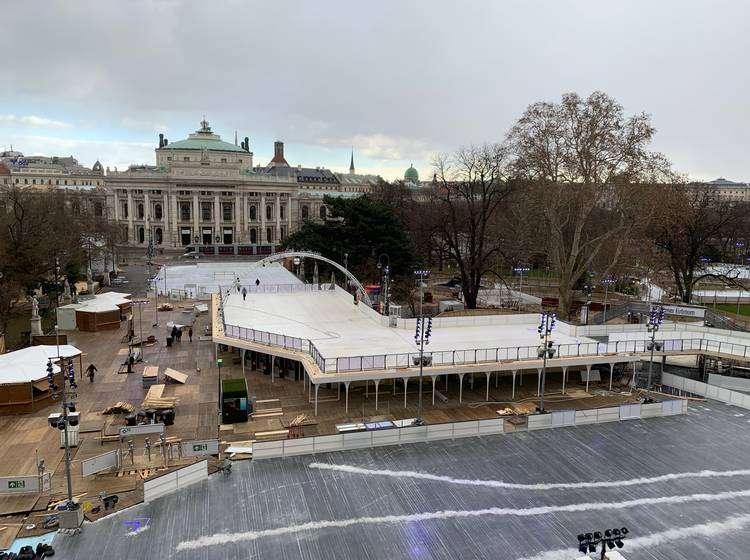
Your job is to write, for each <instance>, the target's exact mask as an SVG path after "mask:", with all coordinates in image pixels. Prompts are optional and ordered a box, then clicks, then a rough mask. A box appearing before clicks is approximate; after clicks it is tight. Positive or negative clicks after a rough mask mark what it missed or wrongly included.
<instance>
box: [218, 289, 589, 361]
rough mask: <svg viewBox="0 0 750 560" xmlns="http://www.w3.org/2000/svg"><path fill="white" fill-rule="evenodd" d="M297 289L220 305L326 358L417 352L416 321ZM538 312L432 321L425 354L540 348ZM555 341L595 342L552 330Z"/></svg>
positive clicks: (243, 322)
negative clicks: (391, 319)
mask: <svg viewBox="0 0 750 560" xmlns="http://www.w3.org/2000/svg"><path fill="white" fill-rule="evenodd" d="M323 288H324V289H323V290H317V291H310V292H297V293H273V294H269V293H249V294H248V295H247V299H246V300H244V301H243V299H242V295H241V294H238V293H236V291H235V292H234V293H232V294H231V295H230V296H229V298H228V299H226V300H225V303H224V319H225V322H226V324H227V325H235V326H239V327H245V328H250V329H256V330H260V331H268V332H272V333H278V334H284V335H286V336H292V337H298V338H302V339H309V340H310V341H311V342H312V343H313V344H314V345H315V346H316V347H317V348H318V350H319V351H320V352H321V353H322V354H323V355H324V356H325V357H326V358H339V357H349V356H369V355H377V354H380V355H383V354H402V353H403V354H406V353H414V352H416V351H417V350H418V349H417V345H416V344H415V342H414V332H415V320H413V319H412V320H406V321H404V320H401V321H399V325H400V326H399V327H398V328H394V327H390V326H388V318H387V317H383V316H381V315H380V314H378V313H377V312H375V311H374V310H373V309H371V308H369V307H367V306H366V305H365V304H363V303H361V302H360V303H359V304H358V305H355V304H354V298H353V296H352V295H351V294H349V293H347V292H346V291H344V290H342V289H341V288H338V287H337V288H336V289H335V290H330V289H327V286H326V285H323ZM538 324H539V316H538V315H536V314H526V315H495V316H479V317H460V318H455V319H452V320H446V319H434V320H433V329H432V336H431V338H430V343H429V345H428V346H426V347H425V350H426V351H427V352H431V353H435V352H449V351H450V352H452V351H454V350H474V349H488V348H497V347H518V346H524V347H525V346H538V345H539V335H538V334H537V330H536V329H537V326H538ZM552 339H553V340H554V341H555V345H560V344H563V345H564V344H578V343H596V341H595V340H593V339H590V338H581V337H572V336H568V335H566V334H564V333H563V332H561V331H560V330H556V331H554V332H553V334H552Z"/></svg>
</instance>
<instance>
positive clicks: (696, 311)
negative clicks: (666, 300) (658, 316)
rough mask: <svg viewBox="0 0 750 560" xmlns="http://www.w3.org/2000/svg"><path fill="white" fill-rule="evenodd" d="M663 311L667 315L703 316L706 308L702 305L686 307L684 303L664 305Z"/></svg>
mask: <svg viewBox="0 0 750 560" xmlns="http://www.w3.org/2000/svg"><path fill="white" fill-rule="evenodd" d="M663 307H664V313H666V314H667V315H680V316H682V317H697V318H701V319H702V318H703V317H705V315H706V310H705V308H703V307H687V306H685V305H664V306H663Z"/></svg>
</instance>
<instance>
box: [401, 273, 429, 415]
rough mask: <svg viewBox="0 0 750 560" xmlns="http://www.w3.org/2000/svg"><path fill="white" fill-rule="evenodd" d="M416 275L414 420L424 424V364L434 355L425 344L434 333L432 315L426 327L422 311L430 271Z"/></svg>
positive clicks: (427, 364)
mask: <svg viewBox="0 0 750 560" xmlns="http://www.w3.org/2000/svg"><path fill="white" fill-rule="evenodd" d="M414 275H415V276H417V277H418V278H419V317H417V327H416V331H415V333H414V342H415V343H416V344H417V346H418V347H419V401H418V404H417V418H416V419H415V420H414V425H415V426H421V425H422V424H424V420H422V376H423V374H424V366H429V365H431V364H432V356H425V355H424V347H425V344H429V343H430V336H431V335H432V317H429V318H428V320H427V328H425V324H424V323H425V321H424V320H425V316H424V314H423V313H422V300H423V299H424V295H423V291H424V280H425V278H427V277H428V276H429V275H430V271H429V270H415V271H414ZM415 361H416V360H415ZM414 365H417V364H414ZM404 391H406V389H404Z"/></svg>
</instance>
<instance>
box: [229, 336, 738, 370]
mask: <svg viewBox="0 0 750 560" xmlns="http://www.w3.org/2000/svg"><path fill="white" fill-rule="evenodd" d="M225 333H226V335H227V336H231V337H234V338H239V339H241V340H249V341H252V342H257V343H260V344H267V345H269V346H277V347H280V348H284V349H286V350H294V351H297V352H305V353H306V354H308V355H310V357H312V358H313V360H314V361H315V364H316V365H317V366H318V368H319V369H320V371H321V372H322V373H345V372H353V371H371V370H382V369H396V368H398V369H402V368H410V367H416V366H415V362H416V363H418V362H419V353H418V352H406V353H396V354H371V355H362V356H344V357H336V358H326V357H325V356H323V354H322V353H321V352H320V350H319V349H318V348H317V347H316V346H315V344H314V343H313V342H312V341H311V340H309V339H306V338H298V337H293V336H287V335H282V334H276V333H271V332H267V331H260V330H257V329H251V328H247V327H238V326H236V325H226V328H225ZM656 342H657V344H659V345H661V347H660V349H659V350H656V352H655V353H656V354H659V355H661V354H662V353H665V352H682V353H685V352H703V351H705V352H716V353H719V354H727V355H733V356H738V357H743V358H747V357H748V354H750V346H748V345H742V344H734V343H731V342H723V341H714V340H708V339H703V338H689V339H683V338H677V339H658V340H657V341H656ZM649 344H650V338H644V339H642V340H618V341H615V342H609V343H603V342H580V343H573V344H560V345H558V346H556V349H557V355H556V358H573V357H588V356H606V355H614V354H620V355H623V354H645V353H648V352H650V350H649ZM537 352H538V346H506V347H496V348H476V349H467V350H446V351H434V352H426V353H425V355H426V356H429V357H430V358H431V360H432V361H431V364H430V366H427V367H434V366H446V365H451V366H457V365H468V364H481V363H492V362H500V361H506V360H511V361H518V362H522V361H531V360H538V359H539V357H538V354H537Z"/></svg>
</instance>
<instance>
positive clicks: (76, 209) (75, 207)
mask: <svg viewBox="0 0 750 560" xmlns="http://www.w3.org/2000/svg"><path fill="white" fill-rule="evenodd" d="M71 208H72V209H73V214H74V215H76V216H80V215H81V205H80V204H79V203H78V202H77V201H74V202H73V204H71Z"/></svg>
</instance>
